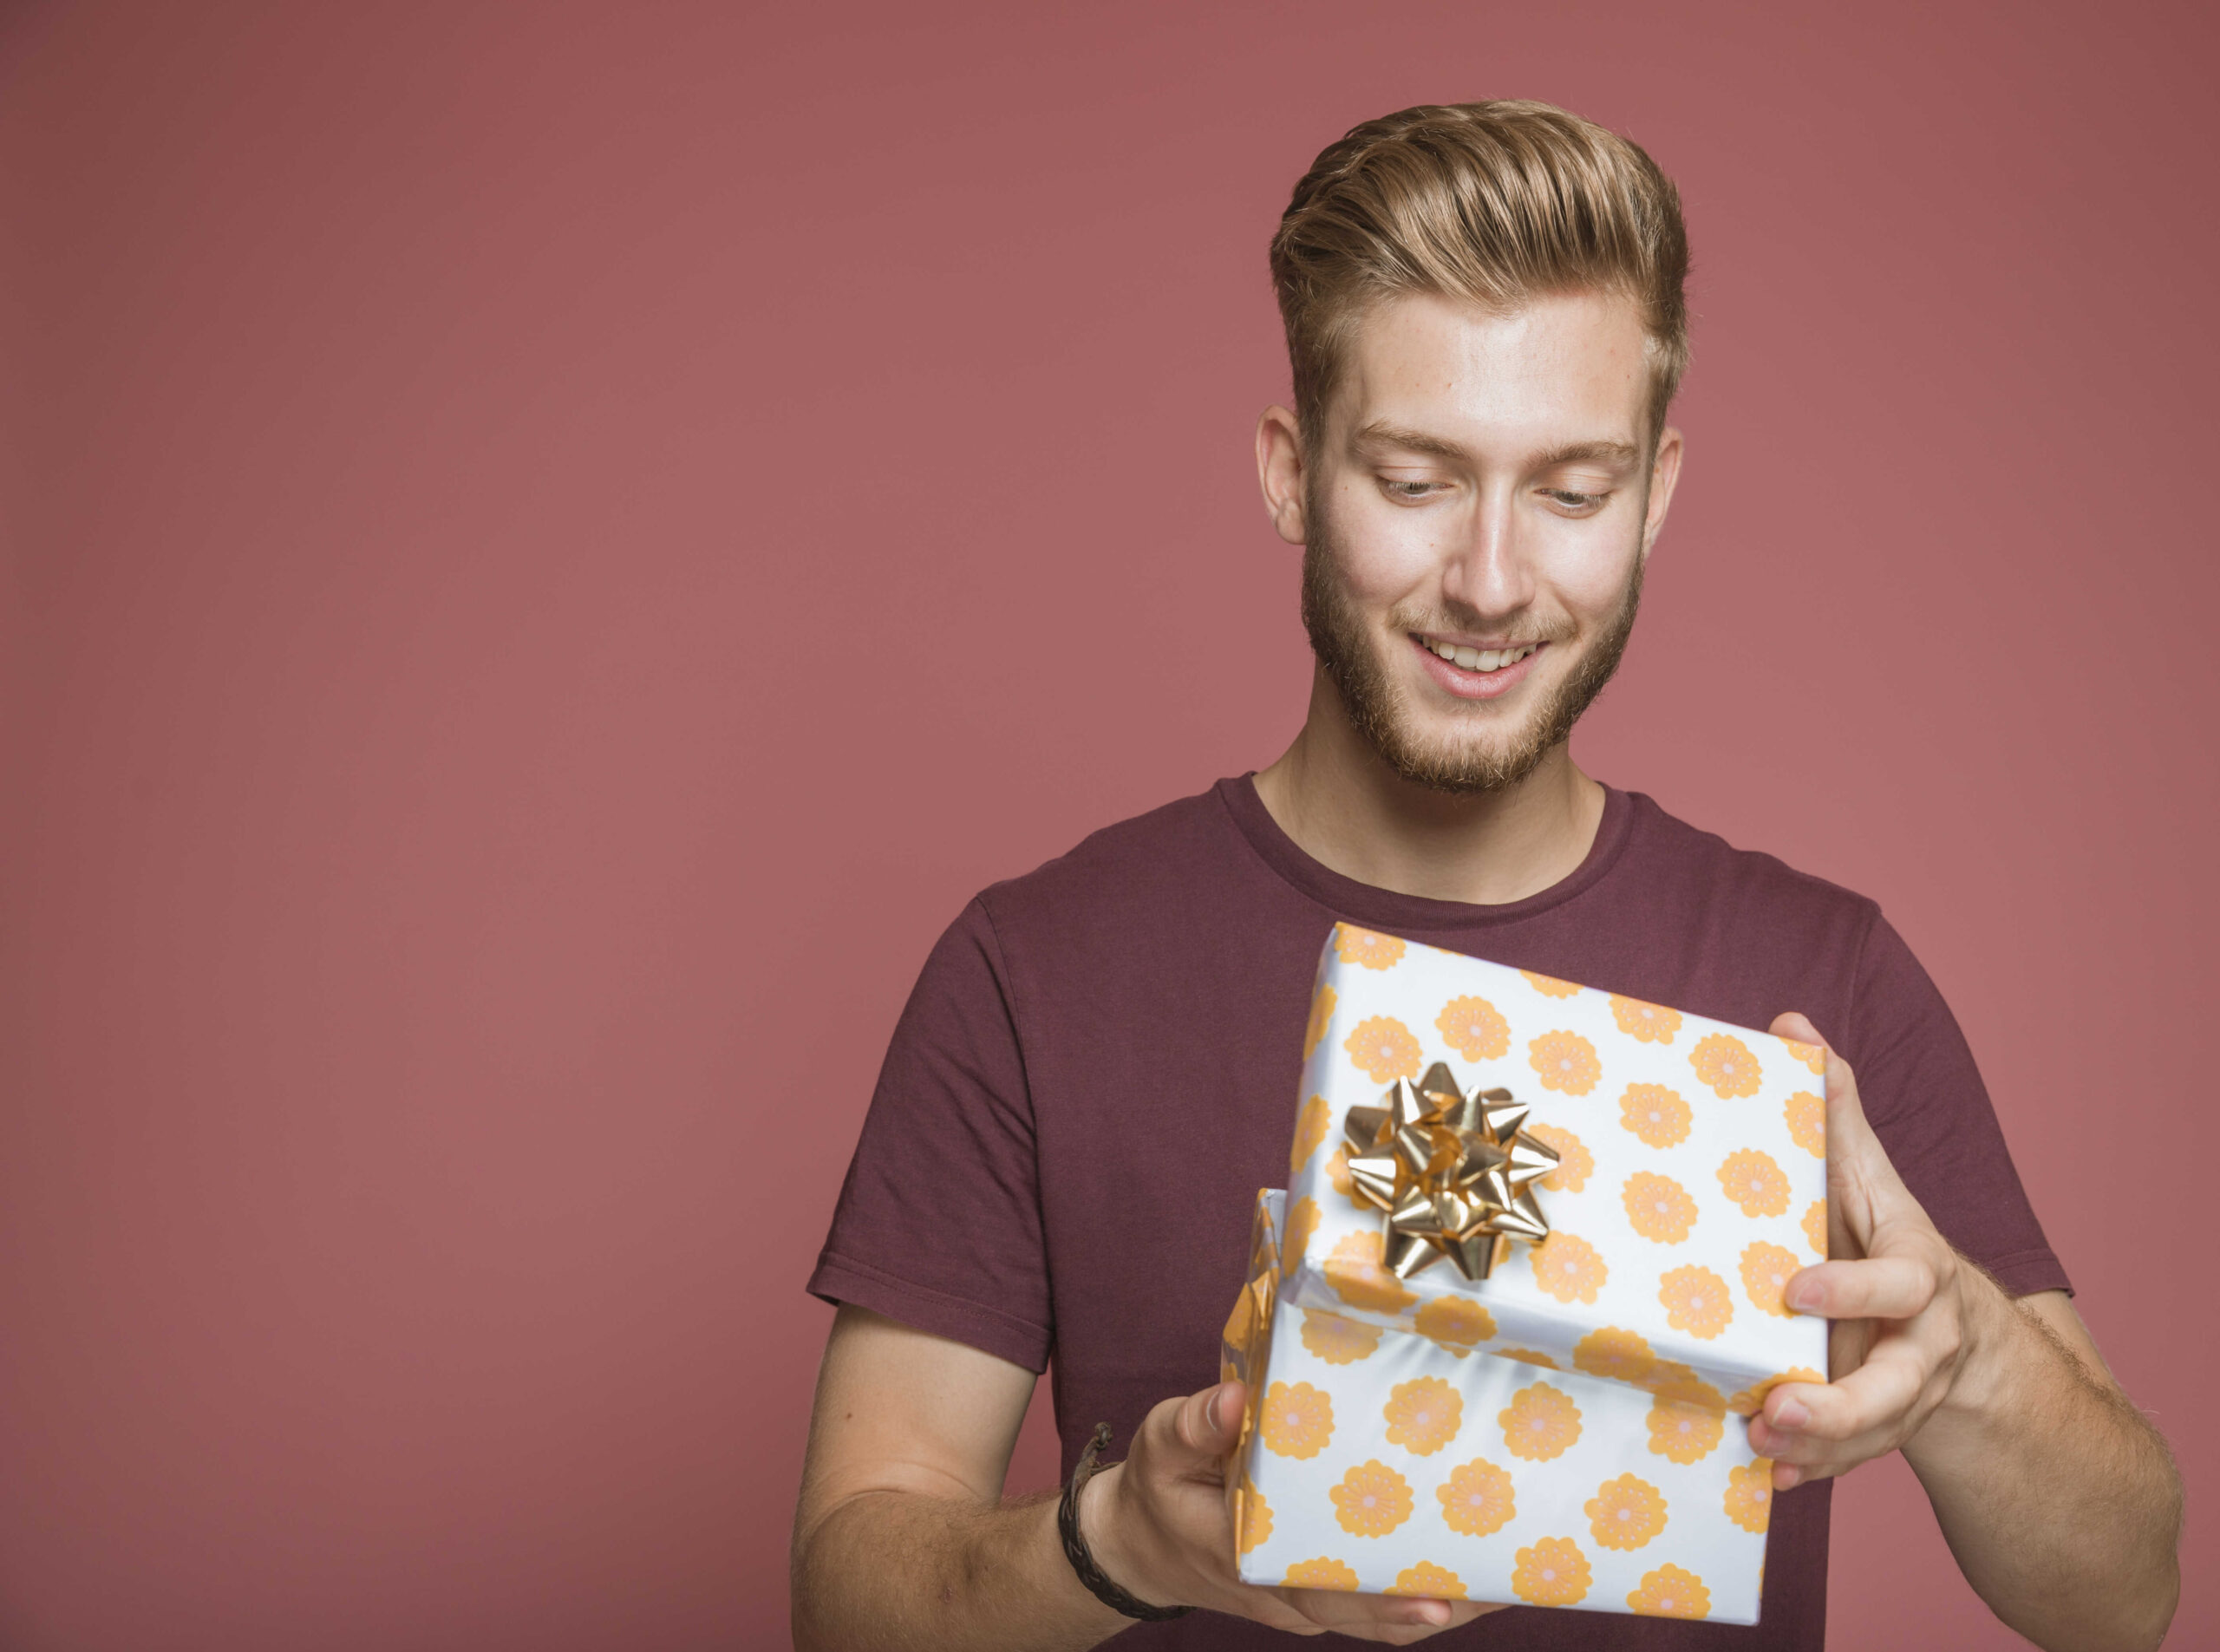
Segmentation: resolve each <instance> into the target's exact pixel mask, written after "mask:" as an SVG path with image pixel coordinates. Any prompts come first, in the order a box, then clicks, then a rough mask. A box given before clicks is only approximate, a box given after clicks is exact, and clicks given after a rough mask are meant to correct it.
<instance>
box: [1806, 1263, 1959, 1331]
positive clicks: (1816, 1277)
mask: <svg viewBox="0 0 2220 1652" xmlns="http://www.w3.org/2000/svg"><path fill="white" fill-rule="evenodd" d="M1935 1287H1936V1274H1935V1270H1934V1269H1933V1268H1932V1267H1930V1266H1929V1264H1928V1263H1925V1262H1923V1261H1922V1260H1921V1259H1920V1258H1919V1257H1907V1256H1895V1257H1889V1256H1883V1257H1866V1258H1864V1260H1863V1261H1859V1262H1822V1263H1818V1264H1817V1265H1816V1266H1813V1267H1810V1268H1805V1269H1803V1270H1800V1271H1799V1272H1798V1273H1796V1274H1794V1275H1793V1276H1792V1277H1790V1279H1789V1281H1788V1284H1787V1286H1786V1289H1784V1290H1782V1292H1781V1300H1782V1301H1783V1302H1785V1303H1787V1305H1788V1306H1789V1307H1791V1308H1792V1309H1795V1310H1796V1311H1797V1312H1798V1313H1799V1314H1812V1315H1817V1316H1819V1317H1821V1318H1824V1319H1910V1318H1912V1317H1913V1316H1915V1315H1918V1314H1922V1313H1924V1312H1926V1311H1927V1308H1928V1305H1929V1303H1932V1302H1934V1300H1935Z"/></svg>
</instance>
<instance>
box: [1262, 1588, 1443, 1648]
mask: <svg viewBox="0 0 2220 1652" xmlns="http://www.w3.org/2000/svg"><path fill="white" fill-rule="evenodd" d="M1286 1598H1287V1601H1288V1603H1289V1604H1290V1605H1292V1606H1293V1607H1294V1608H1295V1609H1296V1610H1297V1611H1299V1612H1301V1613H1302V1614H1303V1616H1306V1617H1308V1618H1309V1619H1310V1621H1311V1622H1312V1623H1316V1624H1318V1625H1319V1626H1320V1627H1321V1628H1323V1629H1332V1630H1334V1631H1335V1633H1336V1634H1341V1635H1354V1636H1358V1637H1359V1638H1361V1639H1363V1640H1367V1641H1384V1642H1387V1644H1389V1645H1391V1646H1407V1645H1408V1644H1409V1643H1410V1642H1414V1641H1421V1640H1424V1639H1425V1638H1426V1637H1427V1636H1429V1635H1432V1634H1434V1633H1435V1632H1436V1631H1438V1630H1440V1629H1446V1628H1448V1627H1449V1623H1450V1619H1451V1616H1452V1613H1451V1610H1450V1604H1449V1603H1448V1602H1447V1601H1445V1600H1430V1599H1424V1598H1420V1597H1419V1596H1398V1595H1344V1594H1342V1593H1340V1592H1338V1591H1335V1590H1322V1589H1290V1590H1287V1591H1286Z"/></svg>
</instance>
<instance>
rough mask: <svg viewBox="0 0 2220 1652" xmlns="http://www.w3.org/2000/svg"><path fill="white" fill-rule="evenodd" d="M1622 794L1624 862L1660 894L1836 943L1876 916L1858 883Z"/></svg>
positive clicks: (1740, 922) (1741, 921)
mask: <svg viewBox="0 0 2220 1652" xmlns="http://www.w3.org/2000/svg"><path fill="white" fill-rule="evenodd" d="M1627 800H1628V803H1629V813H1630V817H1631V818H1630V820H1629V830H1628V841H1627V850H1626V856H1627V860H1628V862H1629V865H1628V868H1627V869H1628V870H1629V871H1630V872H1633V873H1635V874H1636V878H1638V880H1639V881H1640V883H1641V884H1642V885H1644V886H1645V887H1649V888H1653V889H1655V890H1657V891H1660V892H1661V894H1662V896H1663V897H1664V898H1668V899H1669V900H1672V901H1674V902H1675V903H1676V904H1686V905H1688V906H1693V907H1699V908H1702V909H1705V910H1707V911H1710V912H1712V913H1714V914H1715V915H1716V916H1717V917H1720V918H1722V919H1725V920H1727V921H1730V922H1733V923H1734V924H1735V925H1736V926H1737V927H1741V926H1744V925H1754V926H1759V927H1763V928H1766V929H1769V930H1786V931H1791V932H1793V933H1796V934H1799V935H1803V936H1806V937H1812V938H1815V939H1816V938H1818V937H1828V938H1830V939H1831V940H1833V941H1835V942H1837V943H1839V942H1840V941H1842V940H1845V939H1847V938H1849V937H1852V936H1856V937H1864V935H1866V934H1868V933H1870V932H1871V930H1873V929H1874V928H1875V926H1876V925H1877V924H1879V923H1880V921H1881V908H1880V906H1879V904H1878V903H1877V902H1875V901H1874V900H1873V899H1871V898H1870V897H1868V896H1865V895H1861V894H1859V893H1858V891H1856V890H1852V889H1845V887H1843V885H1840V884H1837V883H1831V882H1830V881H1829V880H1828V879H1826V878H1820V877H1817V876H1815V875H1813V874H1812V873H1811V872H1803V871H1800V870H1799V869H1798V868H1796V867H1794V866H1792V865H1789V864H1788V863H1787V862H1786V861H1785V860H1783V859H1780V858H1779V856H1778V855H1772V854H1767V853H1766V852H1763V851H1762V850H1757V849H1743V848H1738V847H1736V846H1734V844H1731V843H1729V842H1728V841H1727V839H1725V838H1723V837H1721V836H1720V835H1719V834H1718V833H1715V832H1707V831H1705V830H1704V829H1703V828H1701V826H1692V825H1690V824H1689V823H1688V821H1686V820H1683V819H1680V818H1679V817H1678V816H1677V815H1674V814H1669V813H1667V812H1666V811H1665V810H1664V809H1663V808H1662V807H1661V806H1659V805H1658V803H1657V802H1656V800H1655V799H1653V798H1651V797H1649V796H1648V795H1646V794H1644V793H1640V792H1630V793H1627Z"/></svg>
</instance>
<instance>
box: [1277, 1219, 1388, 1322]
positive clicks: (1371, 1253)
mask: <svg viewBox="0 0 2220 1652" xmlns="http://www.w3.org/2000/svg"><path fill="white" fill-rule="evenodd" d="M1289 1225H1290V1227H1292V1226H1293V1225H1294V1224H1293V1223H1292V1222H1290V1224H1289ZM1321 1271H1322V1272H1323V1273H1324V1274H1325V1276H1326V1283H1328V1284H1329V1285H1331V1286H1332V1287H1333V1288H1334V1294H1335V1296H1339V1297H1340V1298H1341V1299H1342V1301H1343V1302H1345V1303H1348V1305H1349V1306H1350V1307H1352V1308H1355V1309H1361V1310H1362V1311H1364V1312H1366V1313H1372V1314H1400V1313H1401V1312H1402V1311H1403V1310H1404V1309H1406V1308H1408V1307H1409V1306H1410V1305H1411V1304H1412V1303H1414V1302H1416V1301H1417V1300H1418V1294H1417V1293H1416V1292H1415V1291H1411V1290H1405V1289H1404V1288H1403V1282H1402V1281H1401V1280H1400V1279H1398V1278H1396V1277H1395V1276H1394V1274H1392V1273H1389V1272H1388V1271H1387V1269H1385V1268H1383V1267H1381V1265H1380V1233H1379V1231H1378V1230H1377V1229H1374V1231H1371V1232H1368V1233H1352V1234H1349V1235H1348V1237H1345V1238H1343V1239H1342V1240H1341V1241H1340V1242H1339V1243H1338V1244H1335V1246H1334V1254H1333V1255H1331V1256H1329V1257H1327V1258H1326V1262H1325V1265H1324V1267H1323V1268H1322V1270H1321Z"/></svg>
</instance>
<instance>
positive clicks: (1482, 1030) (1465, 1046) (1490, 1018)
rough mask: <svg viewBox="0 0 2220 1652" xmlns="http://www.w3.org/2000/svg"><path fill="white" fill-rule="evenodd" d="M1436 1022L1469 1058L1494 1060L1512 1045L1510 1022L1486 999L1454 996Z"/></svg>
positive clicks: (1436, 1017) (1452, 1042) (1439, 1028)
mask: <svg viewBox="0 0 2220 1652" xmlns="http://www.w3.org/2000/svg"><path fill="white" fill-rule="evenodd" d="M1433 1024H1434V1028H1435V1029H1436V1030H1437V1031H1439V1032H1440V1035H1442V1037H1444V1038H1446V1039H1447V1040H1448V1041H1449V1047H1450V1048H1452V1049H1453V1050H1455V1051H1456V1052H1457V1053H1458V1054H1459V1055H1461V1056H1463V1057H1464V1058H1465V1059H1466V1061H1494V1060H1495V1059H1496V1058H1497V1057H1498V1056H1499V1055H1503V1054H1504V1053H1505V1052H1506V1051H1507V1050H1509V1049H1510V1048H1511V1023H1510V1022H1507V1021H1505V1019H1504V1018H1503V1015H1502V1014H1501V1012H1500V1011H1498V1009H1496V1007H1495V1006H1494V1005H1493V1004H1492V1003H1490V1002H1488V1001H1487V1000H1486V999H1485V998H1452V999H1451V1000H1450V1001H1449V1002H1448V1003H1447V1004H1446V1005H1444V1006H1443V1008H1442V1011H1441V1013H1440V1015H1436V1016H1435V1017H1434V1018H1433Z"/></svg>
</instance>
